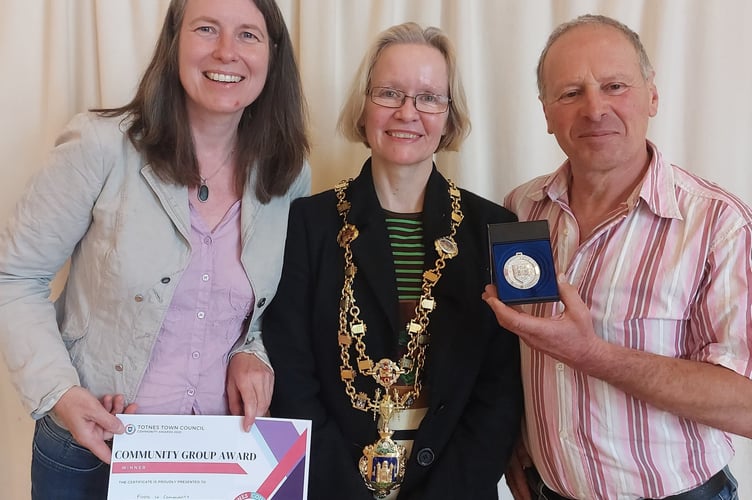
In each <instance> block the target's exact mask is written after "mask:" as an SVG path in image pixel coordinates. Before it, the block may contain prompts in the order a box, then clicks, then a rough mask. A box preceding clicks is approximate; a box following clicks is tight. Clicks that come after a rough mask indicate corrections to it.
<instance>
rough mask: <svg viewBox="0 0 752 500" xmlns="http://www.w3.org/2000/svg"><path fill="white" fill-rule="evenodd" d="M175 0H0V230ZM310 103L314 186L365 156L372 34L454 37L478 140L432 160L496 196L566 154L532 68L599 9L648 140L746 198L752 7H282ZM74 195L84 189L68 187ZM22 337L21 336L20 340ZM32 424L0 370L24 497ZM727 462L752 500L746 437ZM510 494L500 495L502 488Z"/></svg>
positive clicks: (678, 3) (15, 477)
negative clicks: (362, 120)
mask: <svg viewBox="0 0 752 500" xmlns="http://www.w3.org/2000/svg"><path fill="white" fill-rule="evenodd" d="M167 3H168V2H167V0H3V1H2V3H0V68H2V72H3V78H2V79H0V110H1V111H2V113H0V132H2V133H0V151H1V152H2V153H3V155H2V158H3V162H2V163H1V164H0V174H2V182H0V223H2V222H4V221H5V220H6V219H7V217H8V215H9V214H10V211H11V208H12V206H13V204H14V202H15V200H16V199H17V198H18V196H19V193H20V191H21V190H22V189H23V187H24V185H25V183H26V181H27V180H28V178H29V177H30V176H31V175H32V174H33V173H34V172H35V170H36V169H37V168H38V167H39V165H40V163H41V160H42V158H43V157H44V155H45V152H46V151H47V150H48V149H49V147H50V146H51V144H52V141H53V139H54V137H55V135H56V134H57V132H58V131H59V130H60V129H61V127H62V126H63V125H64V124H65V122H67V120H68V119H69V118H70V117H71V116H72V114H73V113H75V112H77V111H81V110H84V109H86V108H89V107H93V106H114V105H118V104H122V103H123V102H125V101H127V100H128V99H129V97H130V96H131V94H132V92H133V88H134V85H135V82H136V81H137V80H138V78H139V76H140V74H141V71H142V70H143V67H144V65H145V63H146V61H147V60H148V58H149V56H150V54H151V50H152V47H153V43H154V40H155V37H156V33H157V31H158V29H159V26H160V25H161V18H162V15H163V13H164V10H165V8H166V6H167ZM279 4H280V6H281V8H282V10H283V12H284V13H285V16H286V19H287V20H288V25H289V27H290V31H291V35H292V37H293V40H294V41H295V43H296V46H297V50H298V55H299V59H300V68H301V73H302V76H303V81H304V85H305V91H306V95H307V97H308V100H309V105H310V114H311V131H312V136H313V151H312V156H311V163H312V165H313V169H314V190H315V191H319V190H322V189H325V188H327V187H329V186H331V185H332V184H333V183H334V182H335V181H337V180H339V179H340V178H342V177H345V176H352V175H355V174H356V173H357V170H358V168H359V167H360V164H361V162H362V160H363V159H364V158H365V157H366V155H367V152H366V151H365V149H364V148H362V147H361V146H357V145H351V144H347V143H345V142H344V141H343V140H341V139H340V138H338V137H337V135H336V133H335V130H334V123H335V121H336V116H337V113H338V111H339V107H340V105H341V104H342V100H343V97H344V95H345V93H346V91H347V86H348V84H349V79H350V77H351V75H352V74H353V72H354V71H355V67H356V66H357V64H358V62H359V60H360V57H361V56H362V54H363V53H364V52H365V49H366V46H367V44H368V42H369V40H370V38H371V36H372V35H374V34H375V33H376V32H378V31H379V30H381V29H383V28H384V27H386V26H388V25H391V24H394V23H397V22H402V21H405V20H415V21H418V22H420V23H422V24H434V25H438V26H441V27H443V28H444V29H445V30H447V31H448V32H449V34H450V36H451V37H452V38H453V39H454V41H455V43H456V45H457V50H458V54H459V62H460V67H461V69H462V72H463V75H464V79H465V86H466V90H467V93H468V97H469V101H470V109H471V116H472V118H473V132H472V134H471V136H470V138H469V139H468V141H467V142H466V143H465V146H464V148H463V151H462V152H461V153H459V154H446V155H441V156H440V157H439V158H438V163H439V165H440V168H441V169H442V170H443V171H444V172H445V173H447V174H448V175H449V176H451V177H452V178H454V179H455V180H456V181H458V182H459V184H461V185H463V186H464V187H467V188H469V189H471V190H474V191H476V192H478V193H479V194H482V195H485V196H487V197H489V198H492V199H496V200H500V199H501V198H502V196H503V195H504V194H505V193H506V192H507V191H508V190H509V189H510V188H511V187H513V186H515V185H517V184H519V183H520V182H522V181H525V180H527V179H529V178H531V177H533V176H535V175H538V174H541V173H544V172H547V171H549V170H551V169H553V168H554V167H555V166H556V165H557V164H558V163H559V162H560V161H561V159H562V156H561V153H560V152H559V150H558V148H557V147H556V144H555V142H554V140H553V139H552V138H551V137H550V136H548V135H547V134H546V129H545V123H544V120H543V116H542V113H541V110H540V106H539V104H538V102H537V100H536V91H535V78H534V67H535V63H536V60H537V57H538V54H539V52H540V50H541V48H542V46H543V44H544V42H545V39H546V37H547V35H548V33H549V31H550V30H551V29H552V28H553V26H554V25H555V24H557V23H559V22H561V21H564V20H567V19H570V18H572V17H574V16H576V15H578V14H582V13H586V12H593V13H603V14H607V15H612V16H614V17H617V18H618V19H620V20H622V21H624V22H626V23H627V24H629V25H630V26H631V27H632V28H634V29H635V30H637V31H638V32H640V33H641V35H642V38H643V42H644V43H645V45H646V48H647V49H648V52H649V54H650V55H651V58H652V61H653V63H654V66H655V67H656V70H657V77H656V82H657V84H658V89H659V92H660V97H661V99H660V105H659V113H658V116H657V117H656V118H654V119H653V122H652V124H651V129H650V137H651V139H653V140H654V141H655V142H657V143H658V144H659V146H661V148H662V149H663V150H664V153H666V155H667V156H669V157H670V158H672V159H673V160H674V161H675V162H676V163H679V164H680V165H682V166H683V167H685V168H687V169H688V170H691V171H693V172H697V173H699V174H700V175H703V176H705V177H707V178H709V179H711V180H715V181H717V182H719V183H720V184H722V185H724V186H725V187H727V188H729V189H731V190H732V191H733V192H735V193H736V194H738V195H740V196H741V197H742V198H743V199H744V200H746V201H747V202H748V203H752V173H750V171H749V168H750V166H751V165H752V92H751V91H750V90H751V87H750V81H752V64H750V62H749V60H750V59H749V54H750V53H752V30H750V29H749V20H750V19H752V2H750V1H749V0H601V1H597V0H549V1H544V0H279ZM71 196H75V193H71ZM22 333H23V332H19V334H22ZM31 430H32V422H31V419H30V418H28V417H27V415H26V412H25V411H23V410H22V409H21V407H20V405H19V403H18V400H17V397H16V394H15V392H14V391H13V389H12V387H11V386H10V383H9V381H8V377H7V373H6V371H5V369H4V367H1V368H0V450H2V451H1V452H0V484H2V485H3V491H2V493H0V496H1V497H3V498H9V499H13V500H16V499H19V500H23V499H26V498H28V489H29V486H28V464H29V457H30V446H29V443H30V440H31ZM737 447H738V450H739V453H738V455H737V458H736V459H735V460H734V462H733V463H732V467H733V468H734V470H735V472H736V474H737V477H739V478H740V480H741V488H742V489H741V498H742V499H744V498H752V444H751V442H750V441H749V440H743V439H739V440H737ZM504 494H505V495H506V493H504Z"/></svg>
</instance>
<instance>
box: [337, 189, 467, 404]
mask: <svg viewBox="0 0 752 500" xmlns="http://www.w3.org/2000/svg"><path fill="white" fill-rule="evenodd" d="M350 180H351V179H348V180H343V181H340V182H339V183H338V184H337V185H336V186H335V188H334V191H335V193H336V195H337V211H338V212H339V214H340V216H341V217H342V228H341V229H340V231H339V234H338V235H337V242H338V243H339V245H340V247H342V249H343V250H344V257H345V279H344V283H343V285H342V294H341V296H340V307H339V331H338V341H339V346H340V358H341V361H342V365H341V366H340V377H341V378H342V381H343V382H344V383H345V393H346V394H347V395H348V396H349V397H350V402H351V403H352V405H353V408H355V409H358V410H361V411H373V412H374V413H378V411H379V402H380V400H381V390H380V389H376V392H375V394H374V397H373V399H372V398H371V397H369V396H368V395H366V394H365V393H362V392H361V393H356V390H355V386H354V385H353V382H354V381H355V377H356V376H357V373H356V371H355V370H353V368H352V366H351V364H350V346H351V345H352V344H353V342H354V344H355V351H356V353H357V365H358V373H360V374H361V375H368V376H372V377H374V378H375V379H376V381H377V382H378V383H379V384H380V385H381V386H382V387H384V389H385V393H388V391H389V388H390V387H391V385H392V384H393V383H394V382H396V380H397V378H398V377H399V376H400V375H402V374H404V373H409V372H410V371H412V370H413V369H414V370H415V379H414V382H413V387H412V390H410V391H408V392H407V393H405V394H403V395H402V396H399V395H398V394H397V391H396V390H395V392H394V395H393V397H394V401H395V403H396V407H395V410H403V409H405V408H409V407H410V406H411V405H412V402H413V401H415V400H417V399H418V397H419V396H420V391H421V388H422V382H421V374H422V372H423V367H424V365H425V356H426V347H427V346H428V344H429V343H430V335H429V333H428V323H429V321H430V320H429V314H430V313H431V312H432V311H433V310H434V309H435V308H436V300H435V299H434V298H433V296H432V295H431V291H432V290H433V287H434V286H435V285H436V283H437V282H438V281H439V279H440V278H441V271H442V270H443V269H444V267H445V266H446V261H447V260H449V259H451V258H453V257H455V256H456V255H457V253H458V250H457V244H456V242H455V241H454V236H455V235H456V234H457V228H458V227H459V225H460V223H461V222H462V219H463V217H464V216H463V214H462V209H461V206H460V191H459V189H457V187H456V186H455V185H454V183H453V182H452V181H451V180H449V179H447V182H448V183H449V197H450V199H451V202H452V214H451V225H450V230H449V234H448V235H447V236H444V237H441V238H438V239H437V240H436V241H435V247H436V252H437V253H438V258H437V259H436V262H435V263H434V267H433V269H431V270H428V271H425V272H424V273H423V284H422V286H421V291H422V294H421V296H420V298H419V299H418V303H417V305H416V306H415V317H414V318H413V319H412V320H410V321H409V322H408V323H407V327H406V328H407V333H408V337H409V341H408V343H407V354H406V355H405V356H403V357H402V359H401V360H400V363H399V365H397V364H396V363H394V362H393V361H391V360H381V361H380V362H379V363H377V364H375V363H374V362H373V360H372V359H371V358H370V357H369V356H368V354H366V344H365V341H364V337H365V333H366V324H365V323H364V322H363V320H361V319H360V309H359V308H358V306H357V305H356V303H355V294H354V292H353V281H354V280H355V275H356V273H357V267H356V266H355V264H354V263H353V258H352V249H351V248H350V243H352V242H353V241H354V240H355V239H356V238H357V237H358V234H359V233H358V228H357V227H355V226H354V225H352V224H350V223H349V222H348V221H347V215H348V213H349V212H350V206H351V205H350V202H348V201H347V193H346V191H347V187H348V186H349V184H350ZM385 365H386V366H385ZM380 368H383V369H380ZM385 372H386V374H385Z"/></svg>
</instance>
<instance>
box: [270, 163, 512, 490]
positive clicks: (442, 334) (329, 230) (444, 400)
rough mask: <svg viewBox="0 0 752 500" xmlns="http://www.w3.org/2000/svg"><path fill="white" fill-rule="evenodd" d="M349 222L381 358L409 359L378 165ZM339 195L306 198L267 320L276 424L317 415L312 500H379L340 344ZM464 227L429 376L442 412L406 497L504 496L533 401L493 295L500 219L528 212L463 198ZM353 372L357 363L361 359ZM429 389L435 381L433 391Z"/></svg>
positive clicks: (365, 380) (435, 190) (437, 213)
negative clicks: (367, 478) (401, 354)
mask: <svg viewBox="0 0 752 500" xmlns="http://www.w3.org/2000/svg"><path fill="white" fill-rule="evenodd" d="M447 186H448V184H447V182H446V180H445V179H444V178H443V177H442V176H441V174H439V172H438V171H437V170H436V168H435V167H434V170H433V172H432V173H431V176H430V178H429V181H428V185H427V188H426V193H425V201H424V209H423V233H424V238H425V241H424V243H425V249H426V257H425V262H426V268H428V269H430V268H432V267H433V263H434V261H435V259H436V257H437V255H436V251H435V249H434V245H433V242H434V240H435V239H436V238H438V237H441V236H445V235H447V234H448V233H449V227H450V214H451V205H450V199H449V194H448V192H447ZM347 199H348V201H350V203H351V204H352V208H351V210H350V213H349V216H348V220H349V222H350V223H351V224H354V225H355V226H357V227H358V229H359V231H360V235H359V237H358V238H357V239H356V240H355V241H354V242H353V243H352V245H351V248H352V252H353V260H354V262H355V265H356V266H357V269H358V271H357V276H356V278H355V282H354V285H353V288H354V293H355V299H356V302H357V304H358V306H359V307H360V317H361V319H363V320H364V322H365V323H366V325H367V330H366V334H365V341H366V345H367V351H366V352H367V353H368V355H369V356H370V357H371V359H373V360H375V361H377V360H379V359H381V358H385V357H388V358H390V359H396V356H397V354H396V353H397V334H398V332H399V331H400V329H402V328H404V325H401V324H400V320H399V313H398V298H397V287H396V279H395V272H394V265H393V259H392V253H391V248H390V246H389V239H388V235H387V228H386V222H385V216H384V212H383V210H382V209H381V206H380V205H379V201H378V199H377V197H376V191H375V189H374V186H373V178H372V175H371V166H370V160H369V161H367V162H366V164H365V165H364V167H363V170H362V171H361V174H360V175H359V176H358V177H357V178H356V179H355V180H353V181H352V182H351V183H350V187H349V188H348V190H347ZM336 206H337V201H336V195H335V194H334V191H332V190H330V191H326V192H324V193H320V194H318V195H314V196H311V197H308V198H301V199H298V200H295V201H294V202H293V203H292V206H291V208H290V220H289V226H288V234H287V243H286V246H285V259H284V267H283V271H282V277H281V280H280V283H279V288H278V291H277V294H276V297H275V298H274V300H273V302H272V304H270V306H269V309H268V310H267V311H266V313H265V320H264V324H263V338H264V344H265V345H266V349H267V351H268V353H269V356H270V359H271V362H272V366H273V367H274V371H275V384H274V395H273V398H272V406H271V414H272V416H279V417H286V418H303V419H311V420H312V421H313V430H312V434H311V443H312V445H311V448H312V449H311V457H310V460H311V462H310V480H309V498H310V499H311V500H319V499H321V500H324V499H343V500H357V499H363V500H373V495H372V493H371V492H369V491H368V489H367V488H366V486H365V484H364V483H363V480H362V478H361V477H360V473H359V472H358V465H357V464H358V460H359V458H360V456H361V454H362V450H363V447H364V446H366V445H368V444H371V443H373V442H374V441H376V440H377V439H378V434H377V432H376V422H375V421H374V416H373V414H372V413H370V412H369V413H366V412H363V411H360V410H356V409H354V408H353V407H352V405H351V403H350V399H349V397H348V396H347V395H346V394H345V384H344V383H343V382H342V380H341V379H340V366H341V364H342V363H341V360H340V348H339V345H338V343H337V330H338V314H339V301H340V296H341V291H342V283H343V278H344V257H343V251H342V249H341V248H340V247H339V245H338V244H337V233H338V232H339V230H340V228H341V227H342V219H341V217H340V216H339V214H338V213H337V208H336ZM461 207H462V211H463V213H464V216H465V217H464V220H463V222H462V224H461V225H460V227H459V230H458V232H457V235H456V237H455V240H456V242H457V245H458V247H459V254H458V255H457V257H455V258H454V259H452V260H449V261H448V262H447V265H446V267H445V269H444V270H443V271H442V277H441V279H440V280H439V282H438V283H437V284H436V286H435V287H434V289H433V295H434V297H435V298H436V303H437V306H436V309H435V310H434V311H433V312H432V313H431V315H430V324H429V327H428V331H429V332H430V334H431V344H430V345H429V346H428V349H427V354H426V356H427V361H426V370H425V377H426V380H427V384H426V385H427V390H428V391H429V392H428V394H429V408H428V413H427V414H426V416H425V418H424V419H423V421H422V423H421V425H420V428H419V429H418V431H417V434H416V437H415V441H414V444H413V451H412V454H411V456H410V458H409V461H408V464H407V470H406V473H405V478H404V481H403V484H402V487H401V488H400V490H399V491H400V494H399V498H400V499H419V498H420V499H436V498H444V499H463V500H464V499H473V500H482V499H486V498H497V482H498V481H499V479H500V478H501V475H502V473H503V471H504V469H505V468H506V465H507V462H508V460H509V457H510V454H511V452H512V447H513V445H514V443H515V441H516V439H517V437H518V435H519V429H520V417H521V412H522V396H521V382H520V368H519V345H518V340H517V337H516V336H515V335H513V334H511V333H509V332H508V331H506V330H504V329H502V328H501V327H499V326H498V324H497V323H496V320H495V318H494V316H493V314H492V313H491V310H490V309H489V308H488V307H487V306H486V304H485V303H484V302H483V301H482V300H481V297H480V296H481V293H482V292H483V287H484V286H485V284H487V283H488V282H489V280H490V278H489V270H488V265H489V264H488V244H487V230H486V224H488V223H491V222H510V221H514V220H516V217H515V216H514V215H513V214H512V213H510V212H508V211H507V210H505V209H504V208H502V207H501V206H499V205H496V204H495V203H492V202H490V201H488V200H485V199H483V198H481V197H479V196H476V195H474V194H472V193H470V192H468V191H464V190H462V201H461ZM351 364H352V365H353V366H354V367H355V362H354V359H352V360H351ZM355 387H356V389H357V391H358V392H360V391H364V392H366V394H368V395H369V396H371V397H373V393H374V389H375V388H376V382H375V381H373V379H372V378H371V377H364V376H362V375H359V376H357V377H356V379H355ZM424 387H425V386H424Z"/></svg>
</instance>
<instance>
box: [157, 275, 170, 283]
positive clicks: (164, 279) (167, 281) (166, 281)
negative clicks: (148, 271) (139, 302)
mask: <svg viewBox="0 0 752 500" xmlns="http://www.w3.org/2000/svg"><path fill="white" fill-rule="evenodd" d="M159 281H161V282H162V283H164V284H165V285H166V284H167V283H169V282H170V278H168V277H166V276H165V277H164V278H162V279H161V280H159Z"/></svg>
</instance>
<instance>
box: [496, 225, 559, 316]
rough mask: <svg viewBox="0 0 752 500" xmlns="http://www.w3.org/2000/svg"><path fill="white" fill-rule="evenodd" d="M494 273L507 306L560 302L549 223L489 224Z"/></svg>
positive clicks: (502, 298) (497, 285) (500, 294)
mask: <svg viewBox="0 0 752 500" xmlns="http://www.w3.org/2000/svg"><path fill="white" fill-rule="evenodd" d="M488 243H489V247H490V248H489V250H490V253H491V273H492V279H493V282H494V284H495V285H496V289H497V291H498V294H499V300H501V301H502V302H504V303H505V304H532V303H535V302H555V301H557V300H559V287H558V285H557V283H556V268H555V266H554V257H553V253H552V252H551V239H550V234H549V231H548V221H545V220H536V221H528V222H503V223H497V224H489V225H488Z"/></svg>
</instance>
